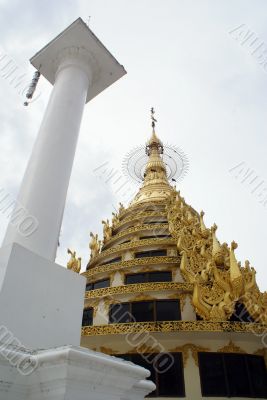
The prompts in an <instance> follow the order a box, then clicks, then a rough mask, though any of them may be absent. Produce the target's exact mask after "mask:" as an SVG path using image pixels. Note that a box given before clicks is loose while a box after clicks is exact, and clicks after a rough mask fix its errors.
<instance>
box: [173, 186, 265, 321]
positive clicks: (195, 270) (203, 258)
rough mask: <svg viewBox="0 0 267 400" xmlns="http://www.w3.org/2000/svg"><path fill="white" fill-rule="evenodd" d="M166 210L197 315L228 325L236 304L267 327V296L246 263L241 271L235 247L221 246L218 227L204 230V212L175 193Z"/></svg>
mask: <svg viewBox="0 0 267 400" xmlns="http://www.w3.org/2000/svg"><path fill="white" fill-rule="evenodd" d="M166 209H167V218H168V221H169V231H170V233H171V235H172V236H173V238H174V239H175V240H176V244H177V249H178V251H179V252H180V254H181V256H182V259H181V266H180V269H181V273H182V275H183V277H184V279H185V280H186V282H189V283H191V284H193V285H194V291H193V297H192V303H193V305H194V308H195V310H196V312H197V314H198V315H200V316H201V317H202V318H203V319H204V320H207V321H227V320H229V319H230V317H231V316H232V315H233V313H234V312H235V305H236V303H237V302H239V303H242V304H244V306H245V308H246V310H247V311H248V313H249V314H250V315H251V317H252V318H253V320H254V321H257V322H261V323H264V324H267V292H264V293H261V292H260V290H259V288H258V286H257V284H256V280H255V270H254V268H252V267H250V264H249V262H248V261H246V262H245V265H244V267H241V264H240V263H239V262H237V260H236V256H235V249H236V248H237V244H236V243H235V242H234V241H233V242H232V243H231V246H230V247H229V246H228V245H227V244H226V243H223V244H220V242H219V241H218V239H217V237H216V230H217V226H216V225H215V224H214V225H213V226H212V227H211V228H207V227H206V226H205V223H204V212H203V211H202V212H201V213H200V214H198V213H197V212H196V211H195V210H193V209H192V207H190V206H189V205H188V204H186V202H185V200H184V198H183V197H181V195H180V192H177V191H176V190H173V191H172V193H171V195H170V196H169V199H168V201H167V206H166Z"/></svg>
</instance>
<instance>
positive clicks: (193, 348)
mask: <svg viewBox="0 0 267 400" xmlns="http://www.w3.org/2000/svg"><path fill="white" fill-rule="evenodd" d="M207 351H210V349H208V348H207V347H202V346H197V345H195V344H192V343H186V344H184V345H182V346H178V347H175V349H172V350H170V352H172V353H182V354H183V362H184V367H186V364H187V361H188V358H189V353H190V352H191V355H192V358H193V359H194V361H195V364H196V366H198V353H199V352H207Z"/></svg>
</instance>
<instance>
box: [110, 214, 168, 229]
mask: <svg viewBox="0 0 267 400" xmlns="http://www.w3.org/2000/svg"><path fill="white" fill-rule="evenodd" d="M150 217H165V218H167V214H166V211H141V212H135V213H133V214H131V215H129V216H128V217H126V218H124V219H123V220H121V221H120V222H119V223H118V224H117V225H116V226H115V227H114V229H115V230H116V229H118V228H120V227H121V226H123V225H125V224H126V223H127V222H131V221H138V220H139V219H145V218H150Z"/></svg>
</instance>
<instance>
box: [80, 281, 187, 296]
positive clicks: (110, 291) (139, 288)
mask: <svg viewBox="0 0 267 400" xmlns="http://www.w3.org/2000/svg"><path fill="white" fill-rule="evenodd" d="M168 290H176V291H177V290H179V291H181V292H184V291H186V292H189V293H192V290H193V285H192V284H191V283H187V282H148V283H134V284H129V285H123V286H113V287H105V288H101V289H95V290H89V291H87V292H85V299H92V298H98V297H100V298H101V297H103V296H113V295H121V294H132V293H143V292H155V291H156V292H160V291H168ZM177 296H178V294H177Z"/></svg>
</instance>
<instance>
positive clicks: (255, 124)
mask: <svg viewBox="0 0 267 400" xmlns="http://www.w3.org/2000/svg"><path fill="white" fill-rule="evenodd" d="M0 7H1V13H0V27H1V37H0V52H1V53H0V54H5V55H7V56H8V57H10V58H11V59H13V60H14V61H15V62H16V64H17V65H18V67H19V69H20V71H22V73H23V72H24V73H27V74H28V76H29V79H31V75H32V73H33V71H34V69H33V68H32V67H31V66H30V65H29V62H28V60H29V58H30V57H31V56H32V55H34V54H35V53H36V52H37V51H38V50H40V49H41V48H42V47H43V46H44V45H46V44H47V43H48V41H50V40H51V39H53V38H54V37H55V35H57V34H58V33H60V32H61V31H62V30H63V29H65V28H66V27H67V26H68V25H69V24H70V23H72V22H73V21H74V20H75V19H76V18H77V17H78V16H81V17H82V18H83V19H84V20H85V21H86V20H88V17H89V16H91V18H90V28H91V29H92V30H93V32H94V33H95V34H96V35H97V36H98V38H99V39H100V40H101V41H102V42H103V44H104V45H105V46H106V47H107V48H108V49H109V50H110V51H111V52H112V53H113V55H114V56H115V57H116V58H117V59H118V61H119V62H120V63H121V64H123V65H124V67H125V68H126V70H127V72H128V74H127V75H126V76H125V77H123V78H122V79H121V80H120V81H118V82H116V83H115V84H114V85H113V86H111V87H110V88H108V89H107V90H106V91H105V92H103V93H101V94H100V95H99V96H98V97H96V98H95V99H93V100H92V101H91V102H90V103H89V104H87V105H86V107H85V112H84V117H83V122H82V127H81V132H80V139H79V143H78V148H77V152H76V157H75V163H74V167H73V172H72V176H71V181H70V187H69V192H68V198H67V204H66V210H65V215H64V221H63V227H62V234H61V238H60V248H59V251H58V258H57V261H58V262H59V263H61V264H64V265H65V264H66V261H67V259H68V257H67V254H66V249H67V247H71V248H74V249H76V250H77V253H78V254H79V255H81V256H82V261H83V266H84V267H85V265H86V263H87V261H88V257H89V250H88V241H89V232H90V231H93V232H99V233H101V232H102V225H101V220H102V219H104V218H110V216H111V212H112V211H113V210H114V207H116V205H117V204H118V202H119V201H125V200H126V198H127V196H123V193H122V191H120V192H119V193H116V190H117V189H118V185H114V184H112V182H108V183H105V177H104V176H103V175H101V174H100V172H99V170H98V172H94V169H96V168H97V167H99V166H100V165H101V164H103V163H105V162H108V168H109V169H110V170H111V169H112V168H113V169H114V170H116V169H117V170H118V171H120V170H121V163H122V160H123V158H124V156H125V155H126V154H127V152H128V151H129V150H131V149H132V148H133V147H135V146H137V145H140V144H144V143H145V141H146V140H147V138H148V137H149V136H150V133H151V129H150V120H149V109H150V107H151V106H154V107H155V109H156V117H157V119H158V125H157V134H158V136H159V137H160V138H161V139H162V140H163V142H164V141H165V142H166V143H169V144H175V145H177V146H179V147H181V148H182V149H183V151H184V152H185V153H186V154H187V156H188V158H189V160H190V169H189V173H188V174H187V176H186V177H185V179H184V180H183V181H182V182H181V183H180V184H179V185H178V189H181V193H182V195H183V196H184V197H185V200H186V201H187V202H188V203H189V204H190V205H192V206H193V207H194V208H195V209H196V210H197V211H200V210H201V209H203V210H204V211H205V213H206V215H205V221H206V225H207V226H210V225H212V224H213V223H214V222H216V224H217V225H218V231H217V234H218V238H219V239H220V240H221V241H222V242H224V241H226V242H228V243H230V242H231V241H232V240H233V239H234V240H235V241H236V242H237V243H238V244H239V247H238V249H237V250H236V254H237V257H238V259H239V260H240V261H242V264H243V263H244V260H245V259H249V260H250V261H251V264H252V266H254V267H255V268H256V270H257V280H258V283H259V285H260V287H261V289H265V290H266V286H267V285H266V278H267V272H266V268H267V265H266V260H265V256H264V251H265V245H266V233H265V226H266V223H267V201H266V205H264V198H267V189H266V190H264V189H265V188H267V171H266V154H265V152H266V142H267V140H266V136H265V133H264V132H266V128H265V125H266V120H265V118H264V117H265V115H266V112H265V110H266V109H267V90H266V89H267V88H266V86H267V64H266V66H265V67H264V65H265V64H264V57H265V58H266V62H267V55H265V53H264V50H265V47H266V49H267V27H266V14H267V2H266V1H264V0H262V1H257V0H250V1H248V0H235V1H233V0H228V1H227V0H224V1H222V0H221V1H218V0H217V1H216V0H210V1H208V0H206V1H199V0H195V1H193V0H191V1H190V0H186V1H185V0H184V1H183V0H166V1H160V0H153V1H152V0H146V1H144V0H135V1H129V0H128V1H126V0H113V1H108V0H94V1H92V0H87V1H85V0H80V1H79V0H77V1H73V0H72V1H70V0H67V1H66V0H65V1H63V0H59V1H57V2H55V1H51V0H47V1H46V2H44V1H36V0H35V1H33V0H30V1H27V0H26V1H24V2H21V1H14V0H13V1H12V0H9V1H6V0H0ZM242 24H244V27H243V28H239V29H236V30H235V31H234V32H233V33H229V32H230V31H233V30H234V29H235V28H238V27H239V26H240V25H242ZM247 31H250V33H249V34H247V33H246V32H247ZM238 33H240V35H239V36H238ZM249 35H250V36H249ZM252 39H253V40H254V39H255V43H256V44H259V45H260V46H261V48H260V50H258V51H257V52H256V53H255V54H254V55H253V54H251V53H252V52H253V50H254V49H256V47H257V46H256V44H255V43H254V45H253V46H252V44H251V43H252V41H253V40H252ZM256 39H257V40H256ZM242 43H243V44H242ZM266 53H267V52H266ZM260 56H262V59H261V60H260V59H257V57H258V58H260ZM260 61H263V64H262V65H260ZM0 67H1V65H0ZM265 69H266V70H265ZM51 89H52V87H51V85H50V84H49V83H48V82H46V81H45V79H44V78H41V80H40V85H39V87H38V90H37V92H38V93H39V92H40V93H41V95H40V97H39V98H38V100H36V102H34V103H32V104H31V105H30V106H29V107H28V108H26V107H23V98H22V96H21V95H19V94H18V91H17V90H16V89H15V88H14V85H13V86H12V84H11V83H10V82H9V81H8V79H5V78H1V77H0V96H1V108H0V130H1V135H0V146H1V157H0V177H1V180H0V186H1V187H2V188H4V189H5V190H6V191H7V192H8V193H10V194H11V195H12V196H15V195H16V193H17V190H18V187H19V184H20V182H21V179H22V176H23V172H24V169H25V166H26V163H27V160H28V158H29V154H30V151H31V148H32V145H33V142H34V139H35V137H36V134H37V131H38V127H39V125H40V121H41V119H42V115H43V113H44V109H45V106H46V104H47V101H48V98H49V94H50V92H51ZM241 163H243V164H242V166H241V167H243V168H241V167H240V168H234V167H236V166H237V165H238V164H241ZM232 168H234V170H232V171H229V170H231V169H232ZM102 170H103V169H100V171H102ZM247 170H249V172H248V173H247ZM118 173H119V172H118ZM246 174H247V175H248V177H247V179H245V177H246ZM101 176H102V178H101ZM242 180H243V181H244V182H243V183H242ZM251 181H253V182H252V183H250V182H251ZM261 182H263V183H261ZM260 183H261V185H260V186H259V188H258V189H257V185H258V184H260ZM255 188H256V189H255ZM260 201H262V203H260ZM6 225H7V219H6V216H5V215H2V214H1V213H0V235H1V238H2V237H3V235H4V232H5V229H6Z"/></svg>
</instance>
